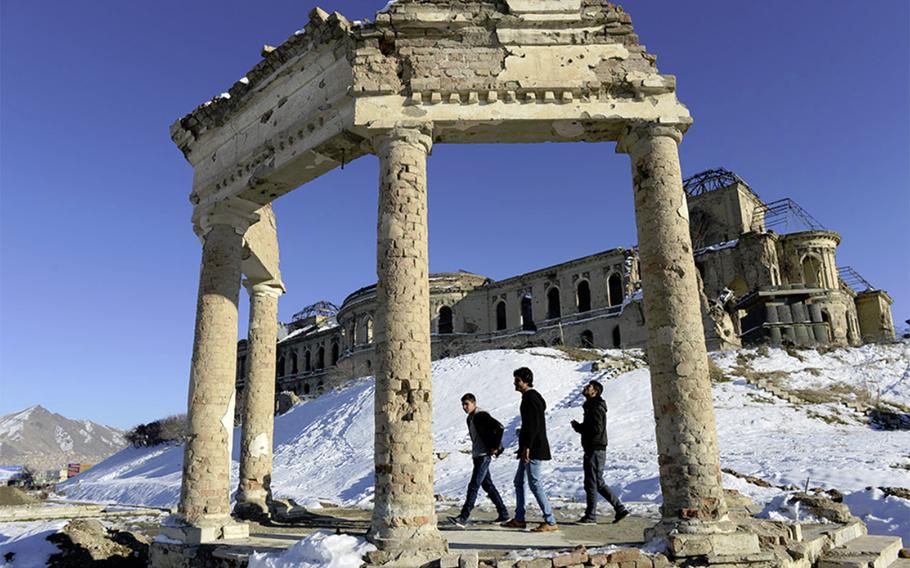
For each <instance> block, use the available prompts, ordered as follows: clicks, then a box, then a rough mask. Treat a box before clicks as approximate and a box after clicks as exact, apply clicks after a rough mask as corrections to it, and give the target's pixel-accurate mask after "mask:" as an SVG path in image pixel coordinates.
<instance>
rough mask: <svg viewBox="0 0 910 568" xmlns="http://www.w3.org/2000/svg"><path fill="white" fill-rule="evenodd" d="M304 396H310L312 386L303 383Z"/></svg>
mask: <svg viewBox="0 0 910 568" xmlns="http://www.w3.org/2000/svg"><path fill="white" fill-rule="evenodd" d="M303 394H310V385H309V384H308V383H303Z"/></svg>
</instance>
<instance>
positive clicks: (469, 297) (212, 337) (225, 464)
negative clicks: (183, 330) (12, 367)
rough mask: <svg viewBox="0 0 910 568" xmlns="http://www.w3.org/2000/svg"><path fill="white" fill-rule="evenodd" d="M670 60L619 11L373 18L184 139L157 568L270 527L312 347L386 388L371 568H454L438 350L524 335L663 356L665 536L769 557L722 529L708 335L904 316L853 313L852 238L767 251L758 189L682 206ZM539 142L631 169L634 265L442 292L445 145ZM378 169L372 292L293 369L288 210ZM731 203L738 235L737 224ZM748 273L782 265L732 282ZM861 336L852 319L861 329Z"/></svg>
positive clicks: (748, 558) (494, 8)
mask: <svg viewBox="0 0 910 568" xmlns="http://www.w3.org/2000/svg"><path fill="white" fill-rule="evenodd" d="M655 61H656V58H655V56H654V55H652V54H650V53H648V52H647V50H646V49H645V47H644V46H643V45H642V44H641V43H640V42H639V39H638V36H637V34H636V33H635V31H634V29H633V27H632V19H631V17H630V16H629V15H628V14H627V13H626V12H625V11H624V10H623V9H622V7H620V6H617V5H614V4H611V3H609V2H606V1H604V0H398V1H397V2H392V3H390V4H389V5H388V6H387V7H386V8H385V9H384V10H382V11H381V12H379V13H378V14H376V17H375V21H366V20H364V21H362V22H351V21H349V20H348V19H347V18H345V17H344V16H342V15H340V14H337V13H334V14H328V13H326V12H324V11H322V10H319V9H314V10H313V11H312V12H311V14H310V21H309V23H308V24H307V25H306V26H305V27H304V28H303V29H301V30H300V31H299V32H298V33H296V34H294V35H293V36H291V37H290V38H288V40H287V41H286V42H284V43H283V44H282V45H280V46H278V47H274V48H273V47H268V46H267V47H265V48H264V49H263V50H262V59H261V61H260V62H259V63H257V64H256V65H255V66H254V67H253V68H252V69H251V70H249V71H248V72H247V73H246V75H245V76H244V77H243V78H242V79H241V80H239V81H237V82H236V83H235V84H234V85H233V86H231V88H230V89H229V90H228V91H227V93H225V95H223V96H219V97H216V98H214V99H212V100H211V101H208V102H206V103H204V104H202V105H200V106H199V107H197V108H196V109H194V110H193V111H192V112H190V113H189V114H187V115H186V116H184V117H183V118H181V119H180V120H178V121H176V122H175V123H174V124H173V125H172V127H171V138H172V139H173V141H174V142H175V144H176V145H177V147H178V148H179V149H180V150H181V152H182V153H183V155H184V157H185V158H186V160H187V161H188V162H189V163H190V165H191V166H192V168H193V181H192V189H191V191H190V202H191V203H192V206H193V214H192V224H193V230H194V231H195V233H196V234H197V235H198V237H199V239H200V241H201V250H200V253H201V263H200V272H199V289H198V298H197V309H196V325H195V333H194V340H193V355H192V361H191V366H190V374H189V381H188V382H189V388H188V397H187V407H188V411H187V415H188V424H189V432H188V439H187V442H186V444H185V446H184V459H183V469H182V482H181V493H180V503H179V508H178V511H177V512H176V513H175V514H174V515H173V516H172V517H171V518H170V519H169V520H168V522H167V523H165V526H163V527H162V530H161V533H162V535H164V536H165V537H167V539H162V540H157V541H156V542H155V543H154V544H153V547H152V551H151V556H152V562H153V564H155V565H159V566H187V567H189V566H196V565H199V564H194V561H193V559H192V554H194V551H195V550H198V548H199V546H198V545H199V544H200V543H212V542H218V541H223V540H226V539H232V538H237V537H242V536H244V535H247V534H248V532H249V525H247V524H246V523H245V522H243V520H242V519H245V518H254V517H268V515H269V514H270V510H269V507H270V504H271V492H270V483H271V474H272V471H271V467H272V440H273V427H274V423H273V421H274V417H273V414H274V400H275V382H276V381H275V377H276V374H277V371H276V361H278V360H279V358H283V364H284V369H281V371H280V372H282V373H285V374H287V373H288V372H289V371H293V369H294V367H293V365H294V360H295V359H294V357H293V356H296V363H297V372H298V373H300V371H301V369H306V368H307V361H306V353H307V351H305V350H300V351H298V349H297V347H296V346H295V345H296V344H295V342H294V339H295V337H297V336H300V340H301V341H304V340H306V339H307V337H308V336H310V335H311V336H313V337H315V336H316V335H315V334H319V333H326V334H327V335H326V338H328V337H329V335H328V334H336V335H335V337H336V341H335V343H332V342H331V341H329V342H328V343H325V344H322V345H319V346H317V345H316V344H315V343H314V344H313V345H312V348H311V350H310V351H309V353H310V360H309V365H310V368H312V367H313V366H314V365H316V366H320V367H326V366H330V365H331V364H332V363H333V362H334V363H335V364H336V366H339V364H340V363H341V362H342V357H343V356H344V357H345V364H349V365H351V366H352V367H351V372H355V370H354V368H353V366H354V365H360V366H361V368H360V370H358V371H357V372H358V373H359V372H363V371H364V370H365V369H368V370H369V371H370V372H371V374H373V375H375V392H374V408H375V422H374V438H373V442H374V443H373V456H374V470H373V471H374V488H375V492H374V502H373V511H372V516H371V520H370V528H369V531H368V534H367V538H368V539H369V540H370V541H371V542H372V543H374V544H375V545H376V547H377V548H378V550H377V551H376V552H375V553H370V562H371V563H373V564H381V565H395V566H420V565H423V564H425V563H426V562H429V561H433V560H438V559H440V558H441V557H443V556H444V555H446V554H448V551H449V546H448V543H447V541H446V539H445V537H444V534H443V533H442V532H441V531H439V530H438V527H437V516H436V503H435V499H434V491H433V489H434V483H433V482H434V479H433V463H434V452H433V437H432V425H433V413H432V409H433V404H432V394H433V383H432V376H431V359H432V350H433V349H436V350H437V356H438V355H440V354H442V353H443V351H444V350H446V349H448V350H449V351H450V352H455V351H458V350H469V349H478V348H484V347H489V346H492V345H494V341H493V340H494V339H496V340H497V341H498V340H500V339H501V340H502V343H501V344H502V345H508V344H509V342H512V341H515V342H517V344H526V342H527V340H528V338H529V334H535V335H534V337H535V340H537V339H536V338H539V340H540V341H541V342H547V343H549V342H552V341H554V340H556V337H557V334H560V335H559V337H560V340H564V341H565V342H566V343H571V344H579V343H582V342H585V343H590V344H596V345H603V344H606V345H612V344H613V343H614V341H615V342H617V343H619V344H620V345H636V344H644V345H646V346H647V349H648V363H649V372H650V377H651V378H650V383H651V394H652V402H653V407H654V416H655V419H656V449H657V452H656V454H655V455H654V456H653V459H654V462H655V463H657V464H658V466H659V472H660V488H661V495H662V504H661V510H660V513H661V520H660V521H659V522H658V523H657V524H656V525H655V526H654V527H651V528H650V529H648V531H647V537H648V538H660V539H663V541H664V542H665V543H666V550H667V554H668V555H669V556H670V557H671V558H673V559H686V558H691V557H696V556H699V557H704V556H711V557H712V558H722V559H723V560H724V562H726V563H727V564H726V565H733V564H735V563H736V562H738V561H739V560H737V559H740V560H742V561H743V562H752V561H754V560H755V559H756V558H758V557H756V556H755V555H756V554H759V552H760V548H759V546H760V541H759V538H758V535H757V534H756V533H755V532H753V531H752V530H751V529H749V528H748V527H747V526H741V525H740V524H738V523H737V519H736V518H735V517H734V516H731V515H729V514H728V511H729V510H728V507H727V503H726V500H725V496H724V491H723V487H722V484H721V479H722V478H721V469H720V455H719V450H718V442H717V428H716V424H715V416H714V407H713V402H712V396H711V382H710V379H709V375H708V372H709V368H708V356H707V345H706V337H707V338H708V341H710V342H715V343H720V342H732V343H735V342H737V341H739V340H740V339H739V338H740V336H745V337H747V338H751V337H753V336H756V337H758V336H767V337H769V338H770V340H771V341H776V340H777V339H776V338H777V334H778V333H779V334H780V341H785V340H786V341H793V342H808V341H819V340H820V339H822V340H824V337H825V336H824V334H823V333H830V336H831V338H832V339H831V340H832V341H843V342H849V341H859V340H860V339H861V334H862V333H865V330H875V329H876V325H875V324H874V321H873V323H871V324H868V325H865V326H864V324H863V321H865V318H866V317H867V316H866V315H863V314H869V315H868V318H869V319H871V320H874V319H875V316H876V315H880V314H877V312H881V314H885V312H886V309H885V308H887V305H888V301H889V300H888V298H887V296H885V295H883V294H872V295H870V296H869V298H870V300H868V302H869V303H870V304H871V307H869V308H868V309H867V308H865V307H862V306H864V305H865V303H864V302H860V301H859V300H857V301H856V304H857V305H861V307H862V310H863V311H860V312H857V311H856V308H853V307H851V305H852V304H850V302H852V301H853V295H851V292H849V291H847V290H846V289H842V287H841V284H840V280H839V279H838V275H837V273H836V271H835V268H836V267H835V264H834V249H835V247H836V246H837V242H838V239H839V237H837V235H836V234H834V233H830V232H827V231H811V232H809V233H806V234H804V235H803V236H801V237H800V236H798V235H799V233H798V234H797V235H794V236H790V235H786V236H784V235H778V234H776V233H775V234H772V233H771V232H770V231H768V230H767V221H763V217H762V215H760V214H759V215H755V210H756V209H757V208H759V201H760V200H758V198H757V197H755V198H754V199H753V198H752V196H751V194H752V192H751V190H749V189H748V187H747V186H746V185H745V184H739V183H737V184H735V185H734V186H733V187H732V189H730V188H717V189H716V190H715V191H704V192H702V193H701V194H697V195H696V193H698V192H697V191H692V190H691V188H690V196H687V194H686V190H685V189H684V184H683V179H682V174H681V168H680V163H679V148H678V146H679V144H681V143H683V139H684V136H685V134H686V132H687V130H688V129H689V127H690V126H691V125H692V117H691V115H690V113H689V110H688V109H687V108H686V107H685V106H684V105H683V104H682V103H681V102H680V101H679V100H678V99H677V96H676V78H675V77H673V76H671V75H663V74H661V73H660V72H659V71H658V69H657V66H656V63H655ZM540 142H586V143H591V144H599V145H600V146H599V147H602V148H603V152H604V154H607V153H613V152H616V153H619V154H622V155H623V156H628V158H625V157H624V158H623V159H628V162H627V163H628V164H629V167H630V174H631V176H630V184H629V189H630V191H632V193H633V196H634V212H635V219H636V225H637V240H638V248H637V250H635V251H624V250H614V251H608V252H606V253H602V254H600V255H595V256H594V257H588V258H585V259H580V260H578V261H573V262H569V263H567V264H565V265H561V266H558V267H553V268H551V269H545V270H542V271H538V272H535V273H533V274H531V275H525V276H519V277H516V278H512V279H508V280H505V281H502V282H489V283H488V282H487V279H485V278H483V277H482V276H475V275H468V274H454V275H441V276H438V277H435V278H432V279H431V277H430V274H429V263H428V245H427V243H428V240H429V239H430V238H431V236H430V234H429V227H428V224H427V192H428V186H431V185H432V180H430V179H428V176H427V163H428V160H430V159H431V153H432V150H433V147H434V146H435V145H437V144H478V143H481V144H487V143H540ZM367 154H374V155H376V156H377V157H378V165H379V167H378V172H377V184H376V185H377V193H378V204H379V207H378V215H377V232H376V247H377V248H376V276H377V280H376V285H375V287H373V288H368V289H364V290H361V291H359V292H355V293H354V294H353V295H352V296H351V297H349V298H348V300H347V301H346V302H345V303H344V305H343V306H342V308H341V310H340V311H339V312H338V313H337V314H335V315H336V321H337V328H331V327H330V326H327V325H326V322H327V321H328V320H325V321H323V320H321V319H320V318H321V317H323V316H324V315H325V314H328V313H330V312H331V310H325V309H324V308H325V307H327V306H322V307H319V306H317V308H315V309H314V310H311V313H310V314H309V317H311V318H312V319H311V320H310V321H301V322H297V323H298V324H299V325H301V326H303V327H301V328H300V329H298V330H294V331H292V334H293V333H295V332H297V333H296V335H295V336H294V337H291V339H290V340H286V341H283V342H282V343H281V344H280V345H281V353H276V349H277V347H278V345H279V344H278V340H277V339H278V338H277V336H278V325H277V306H278V301H279V297H280V296H281V295H282V294H283V292H284V291H285V285H284V282H283V280H282V278H281V271H280V269H279V254H278V233H277V228H278V226H280V223H279V222H277V221H276V219H275V216H274V213H273V210H272V207H271V202H272V201H274V200H275V199H278V198H280V197H281V196H282V195H285V194H287V193H289V192H291V191H305V190H306V188H307V183H308V182H310V181H312V180H314V179H316V178H317V177H319V176H321V175H323V174H325V173H326V172H329V171H331V170H333V169H335V168H337V167H341V166H342V165H343V164H345V163H348V162H351V161H353V160H356V159H358V158H360V157H361V156H364V155H367ZM595 186H596V184H591V187H595ZM700 187H703V188H704V186H700ZM342 191H343V188H342V189H339V195H340V194H341V192H342ZM604 191H606V188H604ZM726 196H733V197H735V199H732V198H731V199H730V200H729V201H727V199H728V198H727V197H726ZM339 198H340V199H343V197H339ZM687 198H688V199H690V202H689V203H688V205H687ZM699 201H701V202H702V203H703V205H702V206H697V204H698V202H699ZM770 205H771V204H768V206H770ZM542 206H543V205H542ZM690 206H691V207H692V213H693V216H692V218H693V221H695V222H694V223H693V225H694V227H693V231H692V234H690V215H689V208H690ZM727 207H729V208H733V209H736V208H738V213H737V212H736V211H733V213H734V214H733V215H730V216H727V215H719V213H720V212H721V211H722V210H724V208H727ZM699 211H702V212H703V213H704V216H703V217H700V216H698V215H696V213H698V212H699ZM769 212H771V210H770V209H769ZM765 216H767V213H766V214H765ZM724 223H726V225H724ZM763 223H764V225H763ZM693 237H694V238H695V241H696V242H697V243H698V244H697V248H699V254H698V255H694V254H693V250H694V249H693ZM733 241H736V242H735V243H733ZM731 243H733V244H731ZM712 247H713V248H712ZM747 250H748V251H752V252H749V253H746V251H747ZM737 251H740V252H739V253H737ZM731 255H732V256H731ZM750 255H751V256H750ZM755 256H763V258H765V259H766V260H767V262H766V264H764V265H762V266H761V267H755V266H748V267H742V266H738V265H737V263H738V262H750V261H749V260H748V259H749V258H751V257H755ZM287 258H291V259H293V258H294V255H285V259H287ZM771 259H776V260H774V262H771ZM696 263H698V264H699V265H701V267H702V271H703V272H704V275H703V276H701V275H700V272H699V269H698V268H697V267H696ZM754 269H755V270H754ZM775 271H776V272H775ZM807 271H808V276H807V275H806V274H807ZM737 275H740V276H739V278H740V279H739V280H737ZM700 280H703V281H704V282H705V285H704V286H702V285H700V284H699V282H700ZM431 283H432V286H431ZM241 286H243V287H245V288H246V290H247V292H248V294H249V296H250V311H249V336H248V338H247V343H246V345H245V353H246V355H245V359H243V363H244V364H243V366H244V367H245V369H244V377H245V380H244V388H243V398H244V400H243V404H242V407H243V417H242V422H243V427H242V430H241V440H240V475H239V478H240V479H239V484H238V485H237V487H236V489H237V493H236V504H235V505H234V506H233V507H232V504H231V491H232V489H234V487H232V484H231V454H230V450H231V447H232V439H231V438H232V435H233V424H234V420H233V418H234V407H235V403H236V398H235V396H236V391H235V382H236V378H237V367H238V365H237V363H238V357H237V353H238V350H237V339H238V338H237V330H238V317H239V314H238V302H239V295H240V290H241ZM731 286H732V288H731ZM639 287H640V289H639ZM724 288H728V289H730V291H731V293H732V296H731V295H730V294H728V293H727V292H726V291H724ZM828 291H831V292H830V293H829V292H828ZM791 292H793V293H792V294H791ZM841 292H843V293H841ZM753 294H754V295H753ZM825 294H828V296H825ZM856 297H857V298H859V296H856ZM825 298H829V299H830V301H828V300H825ZM876 303H877V305H876ZM825 306H827V308H826V309H827V312H825V311H824V310H822V309H821V308H824V307H825ZM431 310H432V312H431ZM741 312H744V315H742V316H741V317H740V313H741ZM848 312H849V313H848ZM825 313H827V314H828V315H827V318H828V320H827V321H826V320H825ZM731 314H733V315H735V316H737V317H736V318H734V317H732V316H731ZM788 314H789V315H788ZM851 314H854V315H855V314H859V315H856V316H855V317H857V320H858V321H857V322H854V323H856V324H857V325H856V326H854V328H853V332H852V333H851V332H850V323H849V315H851ZM595 315H597V316H602V317H599V318H595V317H594V316H595ZM860 316H861V317H860ZM787 319H789V320H790V321H789V322H788V321H787ZM879 319H881V317H880V318H879ZM736 321H738V323H735V322H736ZM431 322H435V323H433V326H434V328H435V333H434V329H431ZM548 322H550V323H548ZM617 322H618V323H619V327H618V328H617V327H616V323H617ZM627 322H628V323H627ZM552 324H555V325H552ZM307 325H311V326H316V327H315V328H307V327H306V326H307ZM737 326H738V327H737ZM881 327H882V328H885V327H887V326H881ZM322 328H325V329H322ZM616 329H618V332H615V330H616ZM706 329H707V332H706ZM826 329H827V332H826V331H825V330H826ZM585 331H588V332H589V333H585ZM449 332H451V333H449ZM870 333H875V332H874V331H870ZM342 334H343V335H342ZM583 334H584V335H583ZM441 336H452V337H446V338H445V340H441V339H440V338H441ZM292 346H295V347H294V348H293V349H289V348H291V347H292ZM312 349H315V352H314V351H313V350H312Z"/></svg>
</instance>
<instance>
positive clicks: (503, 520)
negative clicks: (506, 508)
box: [491, 513, 512, 524]
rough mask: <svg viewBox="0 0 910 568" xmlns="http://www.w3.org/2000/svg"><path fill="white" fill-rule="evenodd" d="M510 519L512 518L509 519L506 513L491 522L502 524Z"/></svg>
mask: <svg viewBox="0 0 910 568" xmlns="http://www.w3.org/2000/svg"><path fill="white" fill-rule="evenodd" d="M511 518H512V517H510V516H509V514H508V513H506V514H504V515H499V516H498V517H496V518H495V519H494V520H493V521H491V522H493V523H496V524H500V523H504V522H506V521H508V520H509V519H511Z"/></svg>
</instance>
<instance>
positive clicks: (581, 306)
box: [575, 280, 591, 312]
mask: <svg viewBox="0 0 910 568" xmlns="http://www.w3.org/2000/svg"><path fill="white" fill-rule="evenodd" d="M575 294H576V298H577V300H578V304H577V305H578V311H579V312H590V311H591V285H590V284H588V281H587V280H582V281H581V282H579V283H578V288H576V291H575Z"/></svg>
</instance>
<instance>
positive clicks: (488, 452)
mask: <svg viewBox="0 0 910 568" xmlns="http://www.w3.org/2000/svg"><path fill="white" fill-rule="evenodd" d="M461 408H462V410H464V411H465V414H467V415H468V418H467V423H468V433H469V434H470V435H471V446H472V447H471V456H472V457H473V458H474V471H472V472H471V481H470V482H469V483H468V494H467V495H466V496H465V500H464V506H462V508H461V513H460V514H459V515H458V516H457V517H449V520H450V521H452V523H454V524H455V525H457V526H459V527H465V526H467V524H468V517H470V516H471V511H472V510H474V503H475V502H476V501H477V492H478V490H479V489H481V488H483V490H484V492H486V494H487V497H489V498H490V501H492V502H493V505H495V506H496V512H497V513H499V516H498V517H496V520H495V521H493V522H495V523H501V522H503V521H507V520H508V519H509V510H508V509H506V505H505V503H503V502H502V497H501V496H500V495H499V491H497V489H496V486H495V485H493V478H492V477H490V459H491V457H494V456H498V455H499V454H501V453H502V424H500V423H499V421H497V420H496V419H495V418H493V417H492V416H490V414H489V413H487V412H484V411H483V410H478V409H477V397H475V396H474V395H473V394H471V393H466V394H465V395H464V396H462V397H461Z"/></svg>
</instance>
